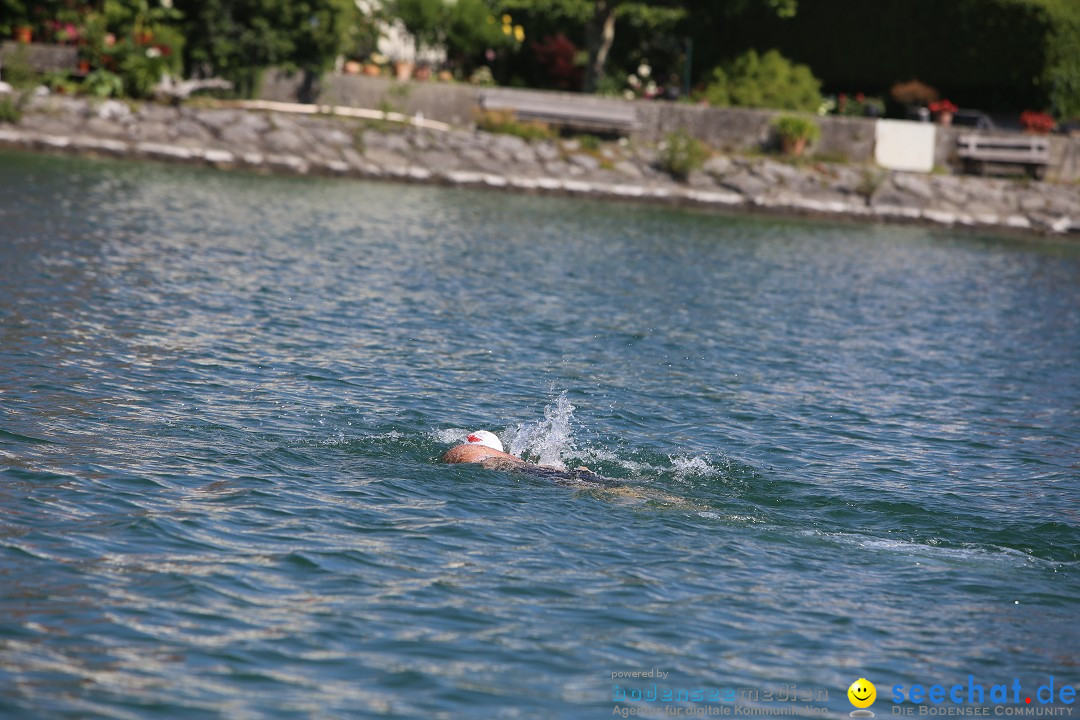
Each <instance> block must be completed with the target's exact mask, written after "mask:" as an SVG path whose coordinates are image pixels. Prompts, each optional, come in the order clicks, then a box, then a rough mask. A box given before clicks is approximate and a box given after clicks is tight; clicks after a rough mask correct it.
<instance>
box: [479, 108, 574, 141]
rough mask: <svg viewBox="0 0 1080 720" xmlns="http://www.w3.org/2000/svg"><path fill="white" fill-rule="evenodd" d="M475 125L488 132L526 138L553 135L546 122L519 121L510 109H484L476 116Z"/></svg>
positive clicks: (544, 137) (531, 138)
mask: <svg viewBox="0 0 1080 720" xmlns="http://www.w3.org/2000/svg"><path fill="white" fill-rule="evenodd" d="M476 126H477V127H478V128H480V129H481V130H486V131H488V132H492V133H500V134H502V135H516V136H517V137H519V138H524V139H526V140H544V139H547V138H551V137H554V136H555V133H554V132H553V131H552V129H551V128H550V127H549V126H548V125H547V123H542V122H535V121H534V122H520V121H519V120H518V119H517V118H516V117H515V116H514V113H512V112H510V111H500V110H485V111H484V112H482V113H481V114H480V116H479V118H477V121H476Z"/></svg>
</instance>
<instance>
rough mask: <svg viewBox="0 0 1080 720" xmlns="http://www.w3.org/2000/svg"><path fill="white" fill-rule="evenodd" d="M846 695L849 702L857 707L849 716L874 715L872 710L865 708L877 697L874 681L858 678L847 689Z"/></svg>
mask: <svg viewBox="0 0 1080 720" xmlns="http://www.w3.org/2000/svg"><path fill="white" fill-rule="evenodd" d="M847 697H848V700H850V701H851V704H852V705H854V706H855V707H856V708H858V709H857V710H853V711H852V712H851V717H874V713H873V711H872V710H867V709H866V708H868V707H870V706H871V705H873V704H874V700H876V699H877V688H876V687H874V683H872V682H870V681H869V680H867V679H866V678H859V679H858V680H856V681H855V682H853V683H851V687H849V688H848V689H847Z"/></svg>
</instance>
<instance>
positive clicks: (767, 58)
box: [705, 50, 821, 112]
mask: <svg viewBox="0 0 1080 720" xmlns="http://www.w3.org/2000/svg"><path fill="white" fill-rule="evenodd" d="M705 98H706V99H707V100H708V101H709V102H710V103H711V104H713V105H720V106H725V105H735V106H738V107H751V108H776V109H779V110H805V111H810V112H813V111H815V110H817V109H818V107H819V106H820V105H821V82H820V81H819V80H818V79H817V78H816V77H814V74H813V73H812V72H810V68H808V67H807V66H806V65H799V64H796V63H792V62H791V61H790V60H788V59H787V58H785V57H784V56H783V55H781V54H780V53H779V52H778V51H776V50H770V51H768V52H767V53H765V54H764V55H758V53H757V52H756V51H754V50H748V51H747V52H745V53H743V54H742V55H740V56H739V57H737V58H735V59H734V60H733V61H731V62H730V63H728V64H726V65H724V66H721V67H718V68H716V69H715V70H714V71H713V76H712V82H711V83H710V84H709V86H708V87H707V88H706V89H705Z"/></svg>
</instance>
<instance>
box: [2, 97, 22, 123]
mask: <svg viewBox="0 0 1080 720" xmlns="http://www.w3.org/2000/svg"><path fill="white" fill-rule="evenodd" d="M20 120H22V110H20V109H19V106H18V105H17V104H16V103H15V101H14V100H12V99H11V98H10V97H8V96H4V97H3V98H0V123H11V124H12V125H14V124H15V123H17V122H19V121H20Z"/></svg>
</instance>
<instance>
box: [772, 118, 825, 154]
mask: <svg viewBox="0 0 1080 720" xmlns="http://www.w3.org/2000/svg"><path fill="white" fill-rule="evenodd" d="M772 128H773V132H775V133H776V136H777V137H778V138H780V147H781V149H782V150H783V151H784V154H785V155H789V156H792V157H801V156H802V154H803V153H804V152H805V151H806V146H807V144H809V143H811V142H813V141H815V140H817V139H818V138H819V137H821V127H819V126H818V124H817V123H816V122H814V120H812V119H811V118H809V117H807V116H805V115H779V116H777V117H776V118H774V119H773V121H772Z"/></svg>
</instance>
